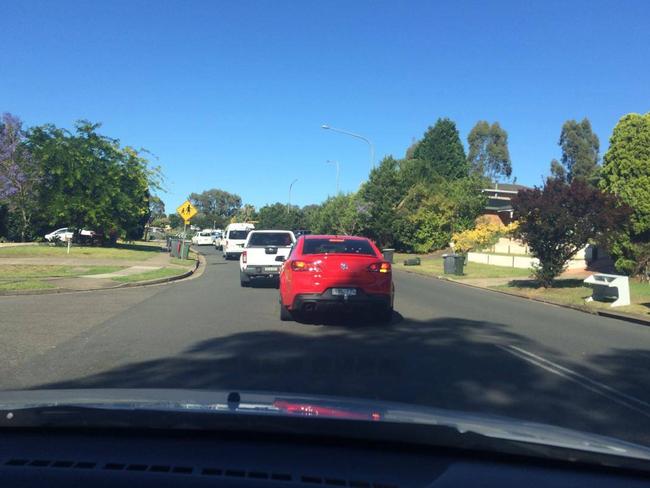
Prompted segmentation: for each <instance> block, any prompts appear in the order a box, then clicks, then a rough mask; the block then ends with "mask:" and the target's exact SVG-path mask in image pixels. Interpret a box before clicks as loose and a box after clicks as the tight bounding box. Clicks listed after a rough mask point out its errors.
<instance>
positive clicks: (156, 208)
mask: <svg viewBox="0 0 650 488" xmlns="http://www.w3.org/2000/svg"><path fill="white" fill-rule="evenodd" d="M149 214H150V216H151V220H153V219H158V218H161V217H165V202H163V201H162V199H161V198H160V197H158V196H156V195H151V197H149Z"/></svg>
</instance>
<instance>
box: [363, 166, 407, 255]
mask: <svg viewBox="0 0 650 488" xmlns="http://www.w3.org/2000/svg"><path fill="white" fill-rule="evenodd" d="M402 188H403V184H402V180H401V179H400V174H399V163H398V161H396V160H395V159H393V158H392V157H390V156H388V157H386V158H384V159H383V160H382V161H381V162H380V163H379V166H378V167H376V168H374V169H373V170H372V171H371V172H370V177H369V178H368V181H367V182H366V183H364V185H363V186H362V187H361V190H360V191H359V197H360V202H359V203H360V206H359V211H360V212H361V213H363V229H364V231H365V232H364V233H365V234H366V235H367V236H368V237H372V238H373V239H375V240H376V241H377V242H378V243H379V245H380V246H393V245H395V243H396V241H395V218H396V217H397V206H398V204H399V202H400V201H401V199H402V197H403V190H402Z"/></svg>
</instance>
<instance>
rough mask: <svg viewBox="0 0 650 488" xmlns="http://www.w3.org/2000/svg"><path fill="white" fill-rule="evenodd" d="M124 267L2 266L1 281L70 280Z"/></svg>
mask: <svg viewBox="0 0 650 488" xmlns="http://www.w3.org/2000/svg"><path fill="white" fill-rule="evenodd" d="M123 268H124V266H57V265H49V264H43V265H40V264H0V280H1V281H4V280H9V281H18V280H24V279H29V278H70V277H75V276H87V275H93V274H102V273H112V272H114V271H119V270H121V269H123Z"/></svg>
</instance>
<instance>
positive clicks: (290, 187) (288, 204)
mask: <svg viewBox="0 0 650 488" xmlns="http://www.w3.org/2000/svg"><path fill="white" fill-rule="evenodd" d="M296 181H298V178H296V179H295V180H293V181H292V182H291V184H290V185H289V203H287V212H288V211H289V208H290V207H291V189H292V188H293V184H294V183H295V182H296Z"/></svg>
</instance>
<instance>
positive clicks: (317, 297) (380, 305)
mask: <svg viewBox="0 0 650 488" xmlns="http://www.w3.org/2000/svg"><path fill="white" fill-rule="evenodd" d="M392 306H393V296H392V294H390V293H388V294H387V293H381V294H380V293H366V292H364V291H363V290H362V289H357V294H356V295H351V296H341V295H333V294H332V290H331V289H328V290H325V291H324V292H323V293H301V294H298V295H296V296H295V297H294V299H293V302H292V303H291V305H290V307H289V308H290V310H294V311H296V310H298V311H325V310H330V309H333V308H367V309H369V310H382V309H387V308H391V307H392Z"/></svg>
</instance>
